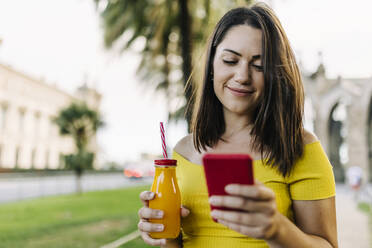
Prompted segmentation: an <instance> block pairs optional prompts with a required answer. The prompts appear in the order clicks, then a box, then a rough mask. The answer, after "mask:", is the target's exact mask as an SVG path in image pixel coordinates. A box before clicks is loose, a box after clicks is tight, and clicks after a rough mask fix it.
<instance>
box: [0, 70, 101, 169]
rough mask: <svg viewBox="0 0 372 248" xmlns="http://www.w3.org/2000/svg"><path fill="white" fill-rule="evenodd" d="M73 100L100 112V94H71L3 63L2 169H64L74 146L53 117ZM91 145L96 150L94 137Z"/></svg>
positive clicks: (0, 79) (86, 91)
mask: <svg viewBox="0 0 372 248" xmlns="http://www.w3.org/2000/svg"><path fill="white" fill-rule="evenodd" d="M73 101H85V102H87V104H88V105H89V106H90V107H91V108H94V109H96V110H98V109H99V106H100V101H101V95H100V94H99V93H98V92H96V91H95V90H93V89H89V88H88V87H86V86H83V87H80V88H79V89H78V90H77V91H76V94H74V95H71V94H68V93H66V92H64V91H62V90H60V89H58V88H57V87H55V86H52V85H50V84H47V83H45V82H42V81H40V80H36V79H34V78H32V77H29V76H27V75H25V74H23V73H20V72H18V71H16V70H14V69H13V68H11V67H9V66H6V65H2V64H0V168H3V169H4V168H7V169H12V168H19V169H31V168H33V169H57V168H63V166H64V164H63V159H62V158H63V155H64V154H68V153H71V152H73V151H74V144H73V141H72V139H71V138H69V137H61V136H60V135H59V131H58V128H57V126H56V124H54V123H53V118H54V117H55V116H56V115H57V113H58V111H59V110H60V109H61V108H63V107H66V106H68V105H69V104H70V103H71V102H73ZM91 146H92V148H93V149H94V150H95V151H97V143H96V139H95V137H94V139H93V142H92V145H91Z"/></svg>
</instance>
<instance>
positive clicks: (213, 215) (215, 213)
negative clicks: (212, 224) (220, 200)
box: [211, 210, 219, 218]
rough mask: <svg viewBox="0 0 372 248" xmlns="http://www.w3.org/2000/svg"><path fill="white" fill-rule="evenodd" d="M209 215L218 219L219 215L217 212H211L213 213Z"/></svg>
mask: <svg viewBox="0 0 372 248" xmlns="http://www.w3.org/2000/svg"><path fill="white" fill-rule="evenodd" d="M211 215H212V217H214V218H217V217H219V213H218V211H216V210H213V211H212V212H211Z"/></svg>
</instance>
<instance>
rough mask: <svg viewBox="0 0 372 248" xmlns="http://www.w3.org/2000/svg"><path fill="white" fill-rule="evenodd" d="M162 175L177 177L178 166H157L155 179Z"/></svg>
mask: <svg viewBox="0 0 372 248" xmlns="http://www.w3.org/2000/svg"><path fill="white" fill-rule="evenodd" d="M162 173H163V174H164V176H175V175H176V166H155V177H156V176H159V175H160V174H162Z"/></svg>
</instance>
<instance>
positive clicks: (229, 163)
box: [203, 153, 254, 221]
mask: <svg viewBox="0 0 372 248" xmlns="http://www.w3.org/2000/svg"><path fill="white" fill-rule="evenodd" d="M252 161H253V160H252V158H251V156H249V155H248V154H212V153H208V154H205V155H204V156H203V167H204V174H205V178H206V181H207V187H208V195H209V197H211V196H212V195H227V193H226V192H225V186H226V185H228V184H232V183H233V184H248V185H253V184H254V177H253V166H252ZM210 207H211V211H212V210H213V209H220V210H229V209H228V208H224V207H215V206H212V205H210ZM214 221H216V220H214Z"/></svg>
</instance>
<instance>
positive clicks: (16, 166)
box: [15, 147, 20, 168]
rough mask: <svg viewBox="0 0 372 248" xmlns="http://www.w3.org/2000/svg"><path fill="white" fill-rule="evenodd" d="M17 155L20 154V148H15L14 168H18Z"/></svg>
mask: <svg viewBox="0 0 372 248" xmlns="http://www.w3.org/2000/svg"><path fill="white" fill-rule="evenodd" d="M19 156H20V148H19V147H17V148H16V152H15V168H19Z"/></svg>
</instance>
